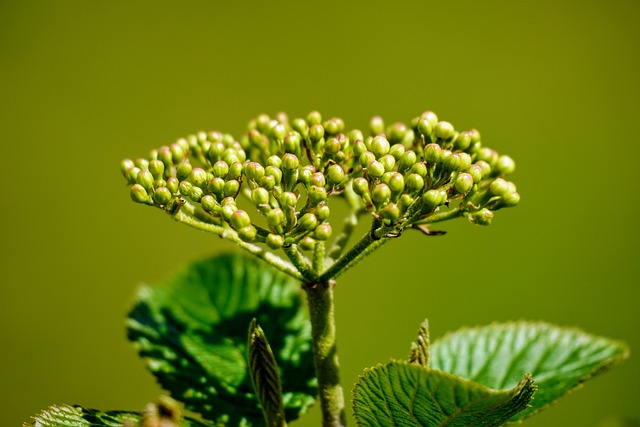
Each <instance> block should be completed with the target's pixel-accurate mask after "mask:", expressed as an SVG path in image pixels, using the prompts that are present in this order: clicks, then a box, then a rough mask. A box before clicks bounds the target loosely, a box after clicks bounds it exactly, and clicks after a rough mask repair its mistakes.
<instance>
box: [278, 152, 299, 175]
mask: <svg viewBox="0 0 640 427" xmlns="http://www.w3.org/2000/svg"><path fill="white" fill-rule="evenodd" d="M298 166H300V161H299V160H298V157H296V155H295V154H290V153H287V154H285V155H284V156H283V157H282V168H283V169H284V170H287V171H292V170H296V169H298Z"/></svg>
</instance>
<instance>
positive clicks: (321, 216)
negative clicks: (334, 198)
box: [314, 204, 331, 222]
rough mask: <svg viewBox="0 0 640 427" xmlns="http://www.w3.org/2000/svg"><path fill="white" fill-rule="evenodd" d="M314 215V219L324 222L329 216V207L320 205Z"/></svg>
mask: <svg viewBox="0 0 640 427" xmlns="http://www.w3.org/2000/svg"><path fill="white" fill-rule="evenodd" d="M314 213H315V214H316V217H317V218H318V221H319V222H324V221H326V220H327V219H328V218H329V215H330V214H331V210H330V209H329V206H327V205H325V204H321V205H318V207H317V208H316V210H315V212H314Z"/></svg>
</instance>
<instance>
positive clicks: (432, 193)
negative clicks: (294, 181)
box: [422, 190, 447, 211]
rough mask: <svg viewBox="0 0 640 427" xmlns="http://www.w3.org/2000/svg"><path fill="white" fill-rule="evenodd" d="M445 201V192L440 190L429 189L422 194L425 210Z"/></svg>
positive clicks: (430, 209) (432, 208) (429, 209)
mask: <svg viewBox="0 0 640 427" xmlns="http://www.w3.org/2000/svg"><path fill="white" fill-rule="evenodd" d="M446 201H447V196H446V194H444V192H442V191H440V190H429V191H426V192H425V193H424V194H423V195H422V206H423V209H424V210H425V211H432V210H434V209H435V208H437V207H438V206H440V205H441V204H443V203H444V202H446Z"/></svg>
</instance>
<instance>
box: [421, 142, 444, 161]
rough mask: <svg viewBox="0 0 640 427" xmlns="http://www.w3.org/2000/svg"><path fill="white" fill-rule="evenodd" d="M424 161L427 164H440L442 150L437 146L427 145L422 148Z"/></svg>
mask: <svg viewBox="0 0 640 427" xmlns="http://www.w3.org/2000/svg"><path fill="white" fill-rule="evenodd" d="M422 156H423V157H424V160H425V161H426V162H428V163H440V160H441V159H442V148H440V146H439V145H438V144H427V145H426V146H425V147H424V152H423V155H422Z"/></svg>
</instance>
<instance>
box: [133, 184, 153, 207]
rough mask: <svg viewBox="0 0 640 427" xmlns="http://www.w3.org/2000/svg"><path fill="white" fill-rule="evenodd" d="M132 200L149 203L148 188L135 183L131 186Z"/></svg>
mask: <svg viewBox="0 0 640 427" xmlns="http://www.w3.org/2000/svg"><path fill="white" fill-rule="evenodd" d="M131 200H133V201H134V202H136V203H149V195H148V194H147V190H145V189H144V187H143V186H142V185H140V184H133V186H132V187H131Z"/></svg>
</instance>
